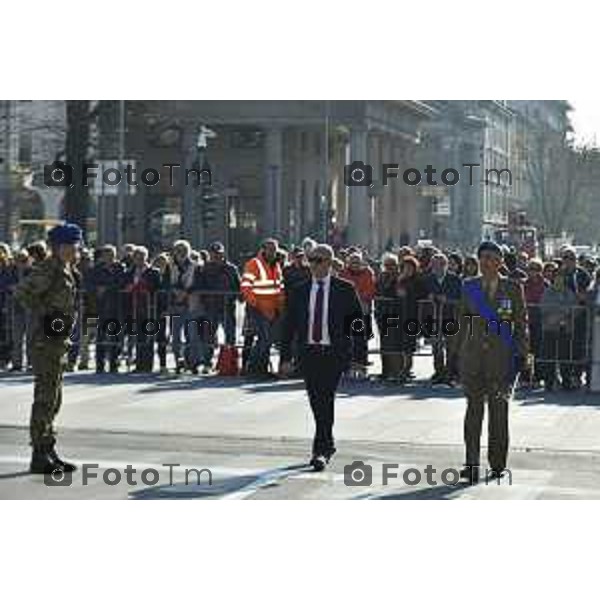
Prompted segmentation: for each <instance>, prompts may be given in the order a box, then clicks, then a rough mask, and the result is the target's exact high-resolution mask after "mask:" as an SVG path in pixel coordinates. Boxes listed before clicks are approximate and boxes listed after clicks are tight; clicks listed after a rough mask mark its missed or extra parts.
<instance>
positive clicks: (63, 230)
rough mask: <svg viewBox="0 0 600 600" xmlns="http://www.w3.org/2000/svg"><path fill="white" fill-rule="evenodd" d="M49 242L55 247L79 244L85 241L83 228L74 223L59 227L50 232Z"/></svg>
mask: <svg viewBox="0 0 600 600" xmlns="http://www.w3.org/2000/svg"><path fill="white" fill-rule="evenodd" d="M48 241H49V242H50V243H51V244H52V245H54V246H58V245H60V244H79V243H81V242H82V241H83V236H82V233H81V228H80V227H79V225H75V224H74V223H65V224H64V225H57V226H56V227H53V228H52V229H51V230H50V231H49V232H48Z"/></svg>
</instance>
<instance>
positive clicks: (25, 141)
mask: <svg viewBox="0 0 600 600" xmlns="http://www.w3.org/2000/svg"><path fill="white" fill-rule="evenodd" d="M32 145H33V144H32V139H31V132H30V131H29V132H21V133H19V155H18V161H19V163H21V164H25V165H30V164H31V156H32Z"/></svg>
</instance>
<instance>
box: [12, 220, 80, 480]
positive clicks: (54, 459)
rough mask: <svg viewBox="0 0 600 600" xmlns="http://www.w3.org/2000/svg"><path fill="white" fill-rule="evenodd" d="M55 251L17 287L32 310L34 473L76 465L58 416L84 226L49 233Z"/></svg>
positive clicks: (22, 301)
mask: <svg viewBox="0 0 600 600" xmlns="http://www.w3.org/2000/svg"><path fill="white" fill-rule="evenodd" d="M48 241H49V243H50V247H51V251H52V253H51V255H50V256H49V257H48V258H46V259H44V260H43V261H40V262H39V263H37V264H36V265H35V266H34V268H33V270H32V272H31V274H30V275H29V276H28V277H27V278H25V279H24V280H23V281H22V282H21V283H20V284H19V285H18V286H17V288H16V292H15V294H16V299H17V301H18V302H19V303H20V304H21V305H22V306H25V307H27V308H28V309H29V310H30V311H31V363H32V368H33V376H34V399H33V406H32V410H31V421H30V435H31V445H32V447H33V452H32V458H31V467H30V468H31V472H32V473H51V472H53V471H56V470H57V469H58V470H60V471H74V470H75V468H76V467H75V465H72V464H70V463H67V462H65V461H63V460H62V459H61V458H59V456H58V455H57V453H56V450H55V449H54V446H55V444H56V434H55V429H54V420H55V419H56V415H57V414H58V411H59V410H60V406H61V402H62V377H63V370H64V367H65V365H66V354H67V351H68V349H69V343H70V342H69V334H70V332H71V328H72V323H73V320H74V318H75V293H76V287H75V285H76V283H75V277H74V267H73V265H74V263H75V261H76V260H77V247H78V244H79V243H80V242H81V229H80V228H79V227H78V226H77V225H72V224H66V225H59V226H57V227H54V228H53V229H52V230H51V231H50V232H49V233H48Z"/></svg>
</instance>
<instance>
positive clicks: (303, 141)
mask: <svg viewBox="0 0 600 600" xmlns="http://www.w3.org/2000/svg"><path fill="white" fill-rule="evenodd" d="M306 137H307V134H306V131H302V132H301V133H300V152H302V153H305V152H306V150H307V145H308V144H307V140H306Z"/></svg>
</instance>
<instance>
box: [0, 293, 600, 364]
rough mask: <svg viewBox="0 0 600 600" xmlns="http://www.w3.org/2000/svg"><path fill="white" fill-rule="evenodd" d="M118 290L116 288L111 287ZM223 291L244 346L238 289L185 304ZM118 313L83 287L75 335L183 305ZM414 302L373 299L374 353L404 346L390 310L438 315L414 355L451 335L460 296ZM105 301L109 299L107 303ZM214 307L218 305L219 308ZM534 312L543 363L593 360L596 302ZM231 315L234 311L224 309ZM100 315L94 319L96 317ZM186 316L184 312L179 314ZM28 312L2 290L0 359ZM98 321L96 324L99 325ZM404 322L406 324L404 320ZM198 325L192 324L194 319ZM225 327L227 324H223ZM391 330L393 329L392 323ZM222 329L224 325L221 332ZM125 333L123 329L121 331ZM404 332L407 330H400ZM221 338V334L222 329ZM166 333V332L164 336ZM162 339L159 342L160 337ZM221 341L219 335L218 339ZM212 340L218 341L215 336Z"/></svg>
mask: <svg viewBox="0 0 600 600" xmlns="http://www.w3.org/2000/svg"><path fill="white" fill-rule="evenodd" d="M109 293H113V294H114V292H109ZM213 297H220V298H222V299H223V303H225V302H226V301H227V300H228V299H229V300H231V299H234V308H233V318H234V320H235V326H234V332H235V333H234V337H235V345H236V346H238V347H242V345H243V338H244V336H245V334H246V333H247V332H248V328H247V324H246V323H245V321H246V317H245V307H244V304H243V303H242V302H241V300H240V294H239V293H237V292H197V293H195V294H193V295H192V298H193V299H194V298H195V300H198V301H199V303H198V304H197V305H196V307H195V308H194V301H192V303H191V304H190V305H186V308H187V312H186V316H187V317H188V318H189V317H190V316H196V317H197V318H200V319H201V318H205V319H209V318H210V316H211V315H209V314H205V313H204V311H203V309H202V304H201V303H202V299H204V301H205V304H206V299H208V298H213ZM112 301H113V305H114V307H115V310H114V311H113V312H114V313H115V314H103V311H102V310H100V313H99V312H98V308H102V301H101V299H100V298H97V297H94V295H92V294H90V293H89V292H82V294H80V296H79V299H78V311H77V315H78V318H77V323H76V327H75V337H76V338H78V339H76V340H75V341H76V342H77V341H80V342H82V343H83V344H84V345H85V344H88V345H90V346H92V348H93V347H94V346H95V345H96V344H113V343H114V341H111V340H106V341H94V338H95V334H96V333H97V326H98V324H99V323H100V321H106V319H108V318H112V319H117V320H120V321H121V322H123V323H124V322H125V321H126V319H127V318H129V319H130V320H133V321H135V322H136V323H137V324H138V326H139V323H140V322H141V321H143V320H148V319H149V320H153V321H155V322H161V320H162V322H163V323H164V321H165V315H178V310H179V311H181V306H179V305H178V304H177V303H176V302H175V301H174V295H173V293H172V292H171V291H159V292H154V293H147V294H132V293H131V292H123V291H121V292H118V293H117V295H116V296H114V297H113V298H112ZM413 304H414V305H413V306H409V305H408V303H406V302H403V301H402V300H399V299H396V298H385V297H377V298H375V300H374V303H373V311H372V312H371V315H370V318H371V320H372V336H371V339H370V340H369V344H368V353H369V354H381V355H384V354H394V353H397V352H399V351H401V350H400V349H398V348H394V342H393V341H390V340H386V341H385V343H383V344H382V335H381V330H380V323H381V320H380V317H381V315H385V314H388V315H389V314H392V315H394V316H395V315H396V314H399V316H400V317H402V316H404V317H405V320H406V319H413V320H414V319H416V320H417V322H418V323H419V324H421V328H422V326H423V323H426V322H427V321H428V319H431V320H433V322H434V323H437V324H438V326H437V328H436V330H435V331H434V332H432V333H430V334H428V333H427V331H426V332H425V334H423V333H420V334H419V335H417V336H415V342H416V343H415V346H414V350H413V351H412V352H411V353H412V354H413V355H415V356H420V355H421V356H423V355H427V356H429V355H431V354H432V353H433V352H434V351H435V348H436V345H445V344H447V342H448V337H447V336H445V335H444V333H443V331H442V327H440V326H439V324H440V323H441V322H443V320H444V319H447V318H455V316H456V303H455V302H445V303H443V302H437V301H433V300H428V299H425V300H419V301H416V302H414V303H413ZM105 306H106V305H105ZM216 310H217V309H216V307H215V311H216ZM527 310H528V316H529V329H530V339H531V350H532V352H533V354H534V356H535V360H536V362H538V363H541V364H543V363H548V364H549V363H555V364H558V365H580V366H586V365H589V363H590V362H591V351H592V324H593V317H594V315H595V314H597V313H598V311H599V310H600V309H599V308H597V307H595V306H589V305H559V304H544V303H542V304H529V305H527ZM225 313H226V315H228V316H227V318H230V313H229V312H228V311H225ZM94 317H95V318H96V319H97V320H93V318H94ZM180 317H181V318H184V317H183V315H180ZM27 318H28V317H27V313H26V312H25V311H23V309H22V308H21V307H19V306H17V305H16V304H15V302H14V298H13V295H12V293H10V292H0V364H1V363H2V362H7V361H9V360H10V358H11V356H12V354H11V350H12V348H11V346H12V344H13V341H14V340H13V337H14V335H15V333H17V334H18V335H19V337H20V341H21V344H23V345H24V346H26V340H27V336H28V333H27V331H25V332H24V331H23V327H22V321H23V319H25V320H26V319H27ZM86 322H87V332H88V336H87V337H86V336H83V337H81V336H78V333H80V332H83V333H85V331H86V329H85V327H86ZM94 324H96V328H95V327H94ZM399 325H400V327H401V326H402V324H399ZM192 326H193V324H192ZM220 329H222V327H221V328H220ZM388 331H392V330H391V329H389V330H388ZM171 333H172V319H166V331H165V339H164V340H163V341H162V343H166V348H167V351H168V352H171V351H172V339H171ZM222 333H223V332H222V331H221V334H222ZM121 335H123V334H121ZM124 336H125V340H124V342H125V344H124V346H123V347H124V350H123V352H124V354H125V358H126V360H127V361H128V362H130V361H131V359H132V353H133V352H134V347H135V339H134V338H135V336H131V335H127V334H126V333H125V334H124ZM401 337H402V338H404V336H401ZM221 338H222V335H221ZM161 339H162V338H161ZM161 339H159V342H160V341H161ZM217 341H219V340H217ZM213 343H215V341H214V340H213Z"/></svg>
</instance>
